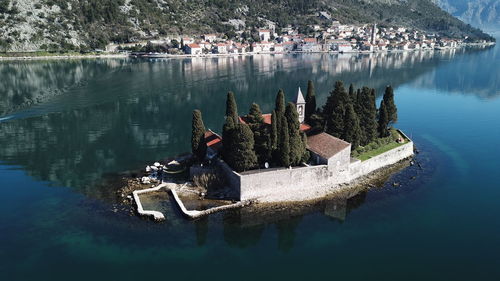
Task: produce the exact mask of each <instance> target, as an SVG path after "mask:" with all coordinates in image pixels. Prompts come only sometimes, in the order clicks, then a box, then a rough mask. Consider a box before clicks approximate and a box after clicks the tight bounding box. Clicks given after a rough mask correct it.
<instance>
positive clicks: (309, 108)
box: [305, 80, 316, 122]
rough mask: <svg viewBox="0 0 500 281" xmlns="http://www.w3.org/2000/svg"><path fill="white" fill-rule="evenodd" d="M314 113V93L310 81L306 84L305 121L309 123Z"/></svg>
mask: <svg viewBox="0 0 500 281" xmlns="http://www.w3.org/2000/svg"><path fill="white" fill-rule="evenodd" d="M315 112H316V93H315V91H314V84H313V82H312V81H311V80H309V81H308V82H307V95H306V112H305V120H306V122H309V120H310V119H311V116H312V115H313V114H314V113H315Z"/></svg>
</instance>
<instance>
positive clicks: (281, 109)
mask: <svg viewBox="0 0 500 281" xmlns="http://www.w3.org/2000/svg"><path fill="white" fill-rule="evenodd" d="M274 110H275V111H276V113H278V114H279V113H282V114H284V113H285V93H284V92H283V90H282V89H280V90H279V91H278V94H277V95H276V106H275V107H274Z"/></svg>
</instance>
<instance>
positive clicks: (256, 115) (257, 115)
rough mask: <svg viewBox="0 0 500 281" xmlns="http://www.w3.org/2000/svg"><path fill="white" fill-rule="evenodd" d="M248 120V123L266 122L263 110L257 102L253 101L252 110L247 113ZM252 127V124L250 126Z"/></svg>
mask: <svg viewBox="0 0 500 281" xmlns="http://www.w3.org/2000/svg"><path fill="white" fill-rule="evenodd" d="M246 119H247V122H248V124H250V125H251V124H260V123H262V122H264V118H263V117H262V111H261V110H260V107H259V105H258V104H256V103H252V106H251V107H250V111H249V112H248V115H247V118H246ZM250 127H251V126H250Z"/></svg>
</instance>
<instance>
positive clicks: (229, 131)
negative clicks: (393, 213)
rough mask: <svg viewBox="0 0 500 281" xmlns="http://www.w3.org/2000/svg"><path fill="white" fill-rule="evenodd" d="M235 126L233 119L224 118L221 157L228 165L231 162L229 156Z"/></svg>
mask: <svg viewBox="0 0 500 281" xmlns="http://www.w3.org/2000/svg"><path fill="white" fill-rule="evenodd" d="M235 127H236V125H235V124H234V119H233V118H226V123H224V126H223V127H222V145H223V150H222V157H223V158H224V160H225V161H226V162H227V163H230V162H231V161H232V160H231V159H230V158H231V157H232V155H231V147H232V143H233V136H234V129H235Z"/></svg>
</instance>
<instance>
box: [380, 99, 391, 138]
mask: <svg viewBox="0 0 500 281" xmlns="http://www.w3.org/2000/svg"><path fill="white" fill-rule="evenodd" d="M388 125H389V112H388V110H387V106H386V104H385V101H384V100H382V101H381V102H380V109H379V112H378V135H379V137H381V138H385V137H388V136H389V130H388V129H387V126H388Z"/></svg>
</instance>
